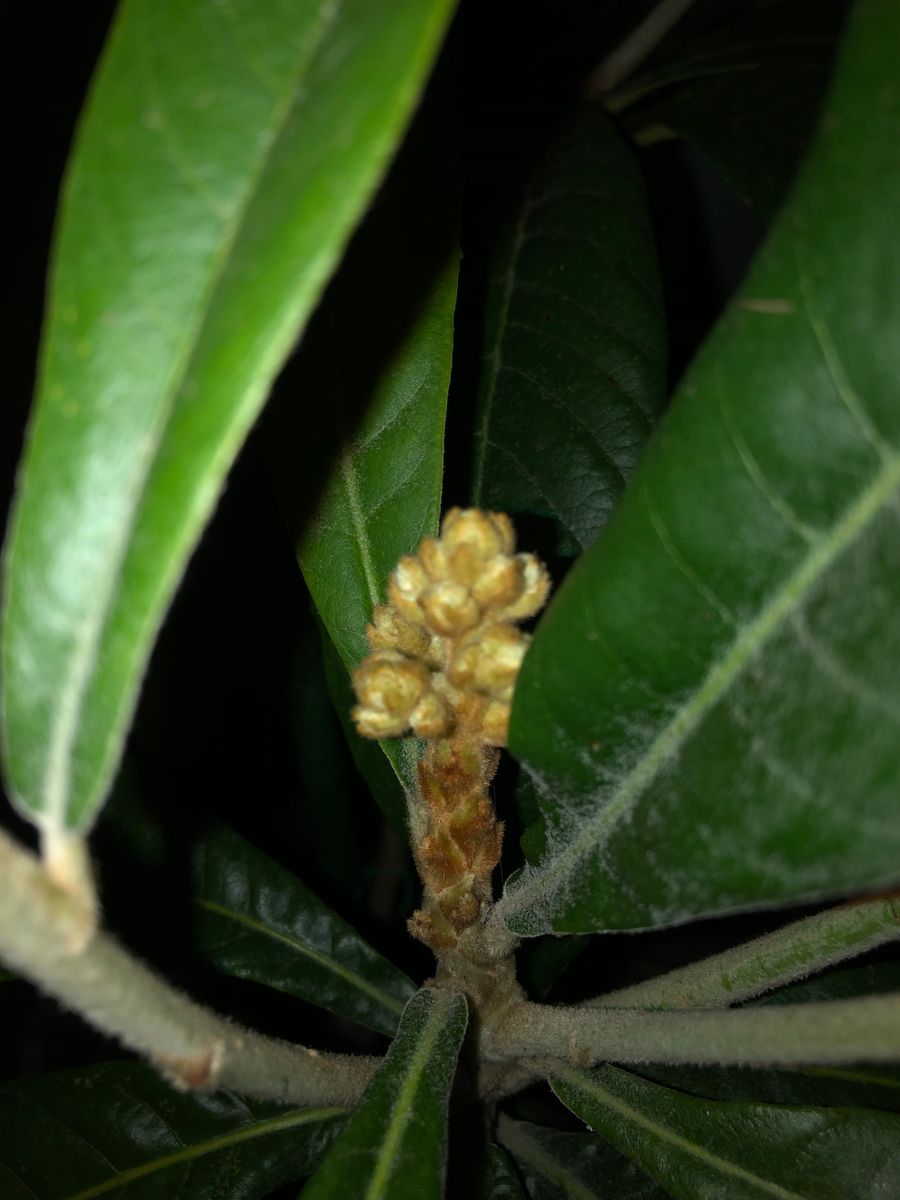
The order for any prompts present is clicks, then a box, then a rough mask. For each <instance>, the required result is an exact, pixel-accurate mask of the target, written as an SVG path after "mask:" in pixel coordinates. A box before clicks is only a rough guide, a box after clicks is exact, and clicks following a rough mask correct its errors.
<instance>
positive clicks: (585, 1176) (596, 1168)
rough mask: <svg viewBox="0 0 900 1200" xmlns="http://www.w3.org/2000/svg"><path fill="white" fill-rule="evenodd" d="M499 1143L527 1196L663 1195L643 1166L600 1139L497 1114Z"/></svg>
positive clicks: (631, 1199) (640, 1199) (552, 1199)
mask: <svg viewBox="0 0 900 1200" xmlns="http://www.w3.org/2000/svg"><path fill="white" fill-rule="evenodd" d="M497 1133H498V1136H499V1138H500V1140H501V1142H502V1143H503V1145H504V1146H505V1147H506V1148H507V1149H508V1150H509V1152H510V1154H512V1156H513V1157H514V1158H515V1160H516V1163H517V1164H518V1167H519V1170H520V1171H521V1172H522V1175H523V1177H524V1179H525V1183H526V1185H527V1187H528V1195H529V1196H530V1197H531V1200H595V1198H596V1200H663V1198H664V1196H665V1193H664V1192H662V1191H660V1189H659V1188H658V1187H657V1186H656V1184H655V1183H653V1182H652V1180H650V1179H648V1178H647V1176H646V1175H645V1174H644V1172H643V1171H641V1170H639V1169H638V1168H637V1167H635V1165H634V1164H633V1163H631V1162H629V1161H628V1159H627V1158H625V1157H624V1156H623V1155H621V1154H619V1153H618V1151H616V1150H614V1149H613V1147H612V1146H610V1145H608V1144H607V1143H606V1142H604V1141H601V1139H600V1138H598V1137H594V1136H593V1135H592V1134H589V1133H562V1132H560V1131H559V1130H556V1129H545V1128H544V1127H543V1126H541V1125H532V1124H529V1123H528V1122H526V1121H513V1120H512V1119H511V1118H510V1117H507V1116H504V1115H501V1117H500V1120H499V1122H498V1126H497Z"/></svg>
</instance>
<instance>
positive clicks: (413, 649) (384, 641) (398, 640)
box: [366, 604, 431, 658]
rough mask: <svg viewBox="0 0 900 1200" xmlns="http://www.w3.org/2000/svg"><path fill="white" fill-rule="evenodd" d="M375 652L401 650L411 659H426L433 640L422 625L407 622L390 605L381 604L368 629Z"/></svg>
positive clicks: (368, 636) (368, 635)
mask: <svg viewBox="0 0 900 1200" xmlns="http://www.w3.org/2000/svg"><path fill="white" fill-rule="evenodd" d="M366 637H367V638H368V640H369V645H370V647H371V648H372V649H373V650H400V651H402V653H403V654H408V655H409V656H410V657H411V658H425V657H426V655H427V654H428V649H429V645H430V641H431V639H430V638H429V636H428V634H427V633H426V631H425V630H424V629H423V628H422V626H421V625H413V624H412V622H411V621H407V620H405V619H404V618H403V617H401V616H400V614H399V613H398V612H397V611H396V610H395V609H394V608H393V607H392V606H391V605H390V604H379V605H378V606H377V607H376V609H375V611H374V612H373V613H372V623H371V625H368V626H367V627H366Z"/></svg>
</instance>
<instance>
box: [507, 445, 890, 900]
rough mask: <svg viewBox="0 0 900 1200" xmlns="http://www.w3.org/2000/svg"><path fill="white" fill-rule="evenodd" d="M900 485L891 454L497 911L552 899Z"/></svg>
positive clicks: (508, 895)
mask: <svg viewBox="0 0 900 1200" xmlns="http://www.w3.org/2000/svg"><path fill="white" fill-rule="evenodd" d="M898 486H900V454H892V455H890V456H886V457H885V459H884V461H883V465H882V467H881V469H880V470H879V471H878V473H877V474H876V475H875V476H874V478H873V479H872V482H871V483H870V484H869V485H868V487H866V488H864V489H863V491H862V492H861V493H860V494H859V495H858V496H857V498H856V500H855V501H854V502H853V503H852V504H850V505H849V506H848V507H847V508H846V509H845V510H844V513H843V516H842V517H841V518H840V520H839V521H837V522H836V524H835V525H834V526H832V529H831V531H830V533H829V534H828V535H825V536H822V537H821V538H820V539H819V540H818V541H816V542H815V543H813V544H812V545H811V547H810V549H809V552H808V553H807V554H806V555H805V556H804V558H803V559H802V560H801V562H800V565H799V566H798V567H797V568H796V569H795V570H794V571H793V572H792V573H791V575H790V576H789V577H788V578H787V580H786V581H785V582H784V583H783V584H782V585H781V587H780V588H779V589H778V591H777V592H776V593H775V595H774V596H773V597H772V598H771V599H770V600H769V601H768V602H767V603H766V604H764V605H763V607H762V608H761V610H760V611H759V613H758V615H757V616H756V617H755V618H754V619H753V620H752V621H750V622H749V623H747V624H745V625H743V626H742V627H741V628H740V629H739V631H738V634H737V636H736V637H735V639H734V640H733V641H732V643H731V645H730V646H729V647H728V649H727V650H726V652H725V654H724V655H723V656H722V657H721V658H719V659H717V660H715V661H714V662H713V663H712V665H711V666H710V668H709V670H708V672H707V674H706V677H705V679H704V680H703V682H702V683H701V684H700V686H699V687H698V688H697V689H696V691H695V692H694V693H693V694H692V695H691V697H690V699H689V700H688V701H687V702H686V703H685V704H683V705H682V706H681V707H680V708H679V709H678V710H677V712H676V713H675V716H674V717H673V718H672V720H671V721H670V722H669V723H668V724H667V725H666V726H665V727H664V728H663V729H662V731H661V732H660V733H659V734H658V735H657V736H656V738H654V740H653V742H651V744H650V746H649V747H648V749H647V751H646V753H645V754H643V755H642V757H641V758H640V759H639V761H638V762H637V764H636V765H635V766H634V767H632V769H631V770H630V771H629V772H628V774H627V775H625V777H624V778H623V779H622V781H621V783H620V784H619V786H618V787H617V788H615V789H614V790H613V791H612V793H611V794H610V797H609V799H608V800H607V801H606V803H605V804H604V805H603V807H602V808H601V809H600V811H599V812H598V813H597V815H596V816H594V817H593V818H592V819H590V820H588V821H586V822H585V823H584V825H583V826H582V827H581V830H580V832H579V833H578V834H577V835H576V836H575V837H574V838H573V839H572V840H571V841H570V842H569V843H568V844H567V845H566V846H565V847H564V848H563V849H562V850H561V851H560V852H559V853H558V854H557V855H555V856H554V857H553V858H552V859H551V860H549V862H548V864H547V865H546V866H543V867H538V868H536V869H535V872H534V874H533V875H531V876H530V877H529V878H527V879H526V881H525V882H524V883H523V884H522V886H521V887H519V888H517V889H516V890H515V891H513V892H511V893H507V895H506V896H504V897H503V899H502V900H501V901H500V902H499V904H498V905H497V909H496V912H497V914H498V917H500V918H502V919H503V920H505V921H506V922H507V923H508V922H509V919H510V918H511V917H514V916H515V915H516V914H517V913H519V912H521V911H522V910H523V909H526V908H528V907H529V906H530V905H531V904H534V903H538V902H540V900H541V899H542V898H545V897H546V895H547V893H548V892H549V891H550V890H551V889H555V888H556V887H557V886H559V885H560V884H562V883H563V882H564V881H565V880H566V879H567V878H568V876H569V875H570V874H571V873H572V872H573V871H574V870H575V868H576V867H577V866H578V864H579V863H580V862H581V861H582V859H584V858H585V857H587V855H588V854H590V852H591V851H592V850H593V849H594V847H595V846H596V845H598V844H599V842H600V840H601V838H602V837H603V835H604V834H605V833H606V832H607V831H608V830H610V829H611V828H612V827H613V826H614V825H616V824H617V823H618V822H619V821H620V820H621V819H622V818H623V817H624V816H625V815H626V814H627V813H628V811H629V810H630V809H631V808H633V807H634V805H635V804H636V803H637V802H638V800H639V799H640V797H641V796H642V795H643V793H644V792H645V790H646V789H647V788H648V787H649V786H650V784H651V783H652V782H653V781H654V779H655V778H656V776H657V775H658V774H659V772H660V771H661V770H662V768H663V767H664V766H665V765H666V764H667V763H668V762H670V761H671V760H672V759H673V758H674V757H675V755H676V754H677V753H678V751H679V750H680V749H681V747H682V745H683V743H684V742H685V741H687V739H688V737H690V735H691V734H692V733H693V732H694V730H695V729H696V728H697V726H698V725H699V724H700V722H701V721H702V719H703V718H704V717H705V716H706V714H707V713H708V712H709V711H710V710H711V709H712V708H713V707H714V706H715V705H716V704H717V703H718V701H719V700H720V699H721V697H722V696H723V695H724V694H725V693H726V692H727V691H728V689H729V688H730V687H731V685H732V684H733V683H734V682H735V680H736V679H737V678H738V677H739V676H740V675H741V673H742V671H743V670H744V668H745V667H746V666H747V665H748V663H749V662H750V661H751V660H752V659H753V658H754V656H755V655H756V654H757V652H758V651H759V650H760V648H761V647H762V646H763V645H765V643H766V642H767V641H768V639H769V638H770V637H771V636H772V635H773V634H774V633H775V632H776V631H777V630H778V629H779V628H780V626H781V624H782V623H783V621H784V620H786V619H787V617H788V616H789V615H790V614H791V612H793V611H794V609H796V608H797V607H798V605H799V603H800V601H801V600H802V599H803V597H804V596H805V595H806V593H807V592H808V591H809V590H810V589H811V588H812V587H813V586H814V585H815V584H816V583H817V582H818V581H819V579H820V578H821V577H822V576H823V575H824V574H825V572H826V571H827V570H828V569H829V568H830V567H831V565H832V564H833V563H834V562H835V561H836V560H837V558H838V557H839V556H840V555H841V554H842V553H843V552H844V551H845V550H846V549H847V548H848V547H849V546H850V545H851V544H852V542H853V541H854V540H855V538H856V537H857V536H859V535H860V534H861V533H862V531H863V529H865V527H866V526H867V525H868V523H869V522H870V521H871V520H872V519H873V518H874V517H876V516H877V515H878V514H879V512H880V511H881V509H882V507H883V506H884V505H885V504H886V503H887V502H888V499H889V498H890V496H891V493H892V492H893V491H894V490H895V489H896V488H897V487H898Z"/></svg>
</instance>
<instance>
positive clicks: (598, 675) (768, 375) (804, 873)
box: [502, 0, 900, 934]
mask: <svg viewBox="0 0 900 1200" xmlns="http://www.w3.org/2000/svg"><path fill="white" fill-rule="evenodd" d="M898 41H900V9H898V8H897V6H896V5H895V4H894V3H893V2H892V0H874V2H869V3H865V4H863V5H861V6H860V7H859V9H858V12H857V18H856V19H855V20H854V21H852V22H851V29H850V32H849V34H848V40H847V45H846V52H845V54H844V56H843V62H842V65H841V67H840V69H839V71H838V79H837V85H836V88H835V91H834V93H833V95H832V97H831V99H830V101H829V104H828V108H827V115H826V119H825V121H824V122H823V125H822V129H821V132H820V136H819V139H818V141H817V144H816V146H815V149H814V151H813V153H812V155H811V157H810V159H809V161H808V163H807V164H806V169H805V171H804V172H803V174H802V177H801V179H800V181H799V183H798V187H797V189H796V190H795V192H794V194H793V196H792V198H791V200H790V202H789V203H788V204H787V206H786V208H785V209H784V210H783V212H782V216H781V218H780V220H779V222H778V224H777V226H776V228H775V231H774V233H773V236H772V238H771V240H770V242H769V243H768V245H767V246H766V248H765V249H764V251H763V252H762V254H761V256H760V259H759V261H758V262H757V264H756V266H755V268H754V270H753V271H752V274H751V276H750V278H749V280H748V281H747V283H746V285H745V286H744V289H743V291H742V294H741V295H740V296H739V298H738V299H737V301H736V302H735V303H734V304H733V305H732V307H731V310H730V311H729V312H728V314H727V315H726V316H725V318H724V319H723V321H722V323H721V324H720V326H719V327H718V329H717V330H716V331H715V332H714V334H713V335H712V337H711V338H710V340H709V343H708V344H707V346H706V347H705V348H704V350H703V351H702V352H701V355H700V357H699V359H698V360H697V362H696V363H695V364H694V366H693V368H692V369H691V371H690V372H689V374H688V377H687V379H686V382H685V383H684V385H683V386H682V388H681V389H680V392H679V394H678V396H677V398H676V400H675V402H674V403H673V405H672V407H671V409H670V410H669V413H668V416H667V418H666V419H665V420H664V422H663V425H662V427H661V429H660V431H659V436H658V437H657V438H656V440H655V442H654V444H653V446H652V447H651V449H650V450H649V451H648V454H647V456H646V458H645V460H644V463H643V466H642V468H641V471H640V472H639V475H638V478H636V479H635V482H634V486H633V487H632V488H631V489H630V490H629V493H628V494H627V495H626V497H625V498H624V500H623V502H622V504H621V505H620V507H619V509H618V510H617V513H616V516H615V518H614V519H613V521H612V522H611V524H610V525H609V526H608V528H607V530H606V531H605V533H604V536H603V537H602V538H601V539H600V541H599V542H598V544H597V545H596V546H595V547H594V548H593V549H592V551H590V552H589V553H588V554H587V555H585V556H584V558H583V559H582V560H581V561H580V562H579V564H578V565H577V566H576V568H575V569H574V571H573V572H572V574H571V575H570V576H569V577H568V579H567V580H566V582H565V584H564V585H563V587H562V589H561V590H560V591H559V593H558V594H557V596H556V598H555V600H554V601H553V602H552V604H551V607H550V609H549V610H548V612H547V614H546V616H545V618H544V619H543V621H542V622H541V624H540V626H539V628H538V632H537V635H536V637H535V641H534V644H533V646H532V648H531V650H530V652H529V654H528V656H527V658H526V660H525V663H524V667H523V671H522V675H521V677H520V680H519V684H518V688H517V691H516V702H515V706H514V711H513V719H512V729H511V735H510V744H511V747H512V749H513V751H514V753H516V754H517V755H519V756H520V757H522V758H524V759H525V760H526V762H527V763H528V764H529V766H530V768H531V770H532V771H533V773H534V774H535V777H536V779H537V781H538V783H539V784H540V787H541V791H542V809H543V813H544V818H545V821H546V822H547V827H546V829H545V830H544V831H543V835H542V836H541V837H537V836H535V837H533V839H532V841H531V843H530V855H529V856H530V858H531V859H532V861H535V859H537V860H538V861H539V864H540V865H539V867H537V868H535V867H532V868H530V869H526V871H525V872H524V873H523V874H521V875H520V876H519V877H518V878H517V879H515V880H514V881H513V882H512V886H511V887H510V888H509V889H508V895H507V897H506V899H505V900H504V902H503V905H502V911H503V916H504V917H505V919H506V920H507V921H508V923H509V924H510V926H511V927H512V928H513V929H515V930H516V931H518V932H522V933H528V934H534V933H539V932H541V931H543V930H545V929H547V928H548V927H553V928H556V929H558V930H565V931H577V930H588V929H603V928H615V929H627V928H635V927H644V926H654V925H663V924H666V923H669V922H675V921H683V920H685V919H687V918H689V917H696V916H699V915H701V914H704V913H715V912H723V911H727V910H730V909H736V908H741V907H748V906H753V905H764V904H773V903H779V902H785V901H789V900H799V899H801V898H803V899H806V898H808V899H812V898H816V897H820V896H824V895H828V894H831V893H835V892H840V891H848V890H851V889H859V888H864V887H865V888H875V887H878V886H881V885H884V884H889V883H892V882H894V881H895V880H896V879H897V878H898V872H900V820H898V800H900V792H898V788H897V780H898V777H900V736H898V727H900V672H898V671H897V670H896V663H897V661H898V659H900V622H898V620H897V614H898V611H900V537H898V536H897V528H898V526H897V513H898V495H900V451H898V448H897V447H898V445H900V406H898V404H897V398H896V392H897V388H896V381H897V378H898V376H900V340H898V338H897V337H896V329H897V325H898V322H900V250H898V243H897V239H896V238H895V237H894V236H893V228H894V224H895V212H894V204H893V200H892V198H891V197H892V196H893V194H894V193H895V192H896V191H897V190H898V188H900V156H898V155H897V153H896V145H897V141H898V136H900V94H898V93H896V92H895V90H893V80H894V78H895V74H896V62H895V56H894V53H893V49H892V47H893V46H895V45H896V44H897V43H898Z"/></svg>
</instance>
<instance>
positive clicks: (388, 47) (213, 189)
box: [3, 0, 451, 830]
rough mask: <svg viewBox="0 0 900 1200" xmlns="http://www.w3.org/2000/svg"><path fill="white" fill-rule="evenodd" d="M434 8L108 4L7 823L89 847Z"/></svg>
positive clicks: (72, 253) (9, 700)
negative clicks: (166, 643)
mask: <svg viewBox="0 0 900 1200" xmlns="http://www.w3.org/2000/svg"><path fill="white" fill-rule="evenodd" d="M450 8H451V5H450V2H449V0H425V3H422V2H421V0H388V2H386V3H384V4H379V5H378V6H377V8H375V7H373V6H372V5H371V4H369V3H368V2H367V0H347V2H346V3H343V4H341V5H335V4H332V3H325V2H324V0H318V2H317V0H306V2H305V3H303V4H301V5H299V6H298V5H297V4H296V3H294V2H293V0H277V2H275V3H267V4H264V5H259V4H256V3H254V2H253V0H234V2H233V3H231V4H229V5H228V6H227V7H225V8H222V7H221V6H219V5H210V4H208V3H206V2H205V0H182V3H179V4H176V5H171V4H167V5H160V4H157V3H154V2H153V0H126V2H125V3H124V5H123V6H122V8H121V9H120V12H119V16H118V18H117V20H116V23H115V25H114V27H113V32H112V35H111V37H110V41H109V44H108V45H107V47H106V50H105V52H104V55H103V59H102V63H101V67H100V70H99V73H98V75H97V78H96V80H95V82H94V86H93V89H92V92H91V96H90V99H89V101H88V105H87V109H86V112H85V114H84V117H83V120H82V123H81V127H80V131H79V134H78V138H77V146H76V150H75V154H74V157H73V160H72V164H71V167H70V170H69V174H68V177H67V180H66V184H65V188H64V192H63V199H62V206H61V215H60V225H59V229H58V233H57V238H56V244H55V251H54V266H53V271H52V279H51V288H50V301H49V314H48V322H47V329H46V334H45V341H44V346H43V351H42V361H41V373H40V388H39V395H38V401H37V407H36V410H35V416H34V419H33V421H32V425H31V429H30V433H29V440H28V449H27V452H26V458H25V462H24V467H23V471H22V474H21V478H20V487H21V492H20V496H19V502H18V507H17V510H16V515H15V518H14V522H13V531H12V540H11V544H10V548H9V560H8V563H7V591H6V610H5V624H4V646H3V654H4V698H3V699H4V704H3V709H4V722H5V741H6V753H7V770H8V773H9V780H10V783H11V785H12V791H13V793H14V795H15V797H16V800H17V803H18V805H19V807H20V808H21V809H22V810H23V811H24V812H25V814H26V815H29V816H30V817H31V818H32V819H33V820H35V821H36V822H38V823H39V824H40V825H41V826H42V827H44V828H47V829H51V830H52V829H58V828H60V827H62V826H66V827H71V828H77V829H83V828H85V827H87V826H89V825H90V823H91V821H92V820H93V818H94V815H95V813H96V810H97V808H98V806H99V805H100V803H101V802H102V800H103V797H104V795H105V793H106V790H107V788H108V786H109V782H110V778H111V776H112V774H113V772H114V770H115V767H116V764H117V762H118V759H119V755H120V753H121V748H122V742H123V739H124V736H125V731H126V729H127V726H128V723H129V720H130V717H131V713H132V711H133V708H134V704H135V699H136V694H137V690H138V686H139V682H140V678H141V675H142V672H143V669H144V666H145V663H146V660H147V657H148V655H149V653H150V648H151V646H152V643H153V639H154V637H155V634H156V631H157V629H158V627H159V624H160V621H161V619H162V616H163V614H164V612H165V609H166V606H167V604H168V602H169V600H170V599H171V596H172V593H173V591H174V589H175V587H176V585H177V582H178V579H179V576H180V575H181V572H182V570H183V568H184V565H185V563H186V561H187V558H188V556H189V554H190V552H191V549H192V547H193V546H194V544H195V542H196V540H197V538H198V536H199V533H200V531H201V529H202V527H203V525H204V524H205V522H206V520H207V519H208V517H209V515H210V513H211V511H212V508H213V505H214V504H215V500H216V497H217V495H218V493H219V491H220V489H221V486H222V483H223V481H224V478H225V474H226V472H227V470H228V468H229V466H230V464H231V462H232V460H233V459H234V457H235V455H236V454H237V451H238V449H239V447H240V445H241V442H242V441H243V439H244V437H245V435H246V433H247V430H248V428H249V426H250V424H251V422H252V421H253V419H254V418H255V416H256V415H257V413H258V411H259V409H260V407H261V405H262V403H263V401H264V399H265V396H266V393H267V391H268V388H269V385H270V383H271V381H272V379H273V377H274V375H275V373H276V372H277V370H278V369H279V367H280V365H281V363H282V361H283V359H284V357H285V356H286V354H287V353H288V351H289V349H290V347H291V344H292V343H293V341H294V340H295V338H296V336H297V332H298V330H299V329H300V327H301V326H302V324H303V322H304V320H305V319H306V317H307V316H308V314H309V312H310V310H311V309H312V307H313V305H314V304H315V302H316V300H317V299H318V297H319V294H320V292H321V290H322V288H323V286H324V284H325V282H326V279H327V277H328V275H329V274H330V273H331V271H332V270H333V268H334V266H335V263H336V262H337V260H338V258H339V256H340V253H341V251H342V249H343V246H344V243H345V242H346V240H347V238H348V236H349V233H350V231H351V229H352V227H353V225H354V224H355V223H356V221H357V219H358V218H359V216H360V214H361V212H362V210H363V208H364V207H365V205H366V202H367V200H368V198H369V196H370V195H371V193H372V191H373V188H374V187H375V185H376V183H377V181H378V178H379V175H380V174H381V173H382V171H383V170H384V167H385V165H386V162H387V160H388V157H389V155H390V153H391V151H392V149H393V146H394V144H395V142H396V141H397V139H398V137H399V136H400V134H401V131H402V129H403V126H404V124H405V122H406V119H407V117H408V114H409V112H410V110H411V108H412V105H413V104H414V102H415V100H416V97H417V95H418V93H419V90H420V87H421V85H422V81H423V78H424V76H425V73H426V71H427V69H428V67H429V64H430V62H431V59H432V57H433V55H434V52H435V48H436V46H437V44H438V41H439V38H440V35H441V33H442V30H443V28H444V26H445V24H446V21H447V18H448V15H449V11H450Z"/></svg>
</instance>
